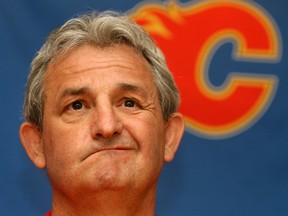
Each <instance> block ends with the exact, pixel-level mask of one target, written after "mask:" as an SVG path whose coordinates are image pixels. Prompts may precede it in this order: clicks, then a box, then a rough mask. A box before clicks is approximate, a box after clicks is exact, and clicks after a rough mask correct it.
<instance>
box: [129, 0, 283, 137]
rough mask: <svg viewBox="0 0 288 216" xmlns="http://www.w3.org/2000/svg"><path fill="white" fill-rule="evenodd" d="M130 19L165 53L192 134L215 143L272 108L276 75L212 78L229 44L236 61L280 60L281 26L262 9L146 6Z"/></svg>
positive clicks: (232, 0) (233, 4)
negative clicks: (219, 80)
mask: <svg viewBox="0 0 288 216" xmlns="http://www.w3.org/2000/svg"><path fill="white" fill-rule="evenodd" d="M130 16H131V17H132V18H133V19H134V20H135V21H136V22H137V23H139V24H140V25H142V26H144V28H145V29H146V30H147V31H148V32H149V33H150V34H151V35H152V37H153V38H154V39H155V40H156V42H157V44H158V45H159V47H160V48H161V49H162V50H163V52H164V54H165V56H166V59H167V62H168V65H169V68H170V69H171V71H172V72H173V74H174V77H175V80H176V83H177V84H178V86H179V89H180V93H181V98H182V104H181V107H180V111H181V112H182V113H183V115H184V116H185V121H186V124H187V129H188V131H190V132H192V133H193V134H196V135H198V136H201V137H205V138H212V139H219V138H226V137H231V136H233V135H235V134H239V133H240V132H242V131H243V130H245V129H247V128H249V127H250V126H251V125H252V124H253V123H255V122H256V120H257V119H258V118H259V117H261V116H262V115H263V113H264V112H265V111H266V110H267V108H268V107H269V105H270V103H271V101H272V99H273V97H274V94H275V91H276V89H277V85H278V79H277V77H276V76H274V75H264V74H260V75H259V74H257V75H256V74H253V73H251V72H250V73H247V72H233V71H228V75H227V76H226V78H225V81H223V82H222V84H221V85H219V86H215V85H213V84H212V83H211V81H210V75H211V74H209V73H211V72H210V66H211V61H212V60H213V57H214V54H215V52H216V51H217V50H218V49H219V48H220V47H221V46H222V45H223V44H226V43H231V44H233V51H232V55H231V56H232V58H233V59H234V61H242V62H243V61H244V62H245V61H248V62H252V61H253V62H261V61H265V62H267V61H269V62H276V61H277V60H279V59H280V55H281V41H280V36H279V34H278V31H277V27H276V25H275V23H274V22H273V21H272V18H271V17H270V16H269V15H268V14H267V13H266V12H265V11H264V10H263V9H262V8H261V7H260V6H259V5H256V4H254V3H252V2H251V1H237V0H223V1H222V0H214V1H201V2H194V3H190V4H186V5H180V4H179V3H175V2H169V3H168V4H166V5H164V4H160V3H158V4H157V3H147V4H145V3H144V4H141V5H138V7H137V8H135V9H134V10H133V11H132V13H130ZM223 64H224V65H223V68H225V62H224V63H223ZM228 70H229V69H228ZM214 73H217V71H215V72H214ZM214 75H215V74H214ZM216 75H217V74H216Z"/></svg>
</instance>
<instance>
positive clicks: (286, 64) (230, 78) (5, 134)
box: [0, 0, 288, 216]
mask: <svg viewBox="0 0 288 216" xmlns="http://www.w3.org/2000/svg"><path fill="white" fill-rule="evenodd" d="M287 9H288V2H287V1H285V0H274V1H271V0H257V1H256V0H255V1H249V0H247V1H237V0H234V1H233V0H230V1H228V0H223V1H221V0H219V1H217V0H215V1H205V0H201V1H193V0H192V1H136V0H123V1H121V2H120V1H116V0H105V1H96V0H62V1H56V0H42V1H38V0H29V1H28V0H17V1H16V0H1V1H0V29H1V33H0V48H1V52H0V65H1V66H0V68H1V82H2V83H1V85H0V92H1V95H2V96H1V97H2V99H3V100H1V102H0V109H1V115H0V118H1V125H0V137H2V141H1V144H0V158H1V159H0V160H1V163H0V172H1V174H0V215H7V216H8V215H9V216H10V215H11V216H14V215H15V216H16V215H44V214H45V213H46V212H47V211H48V210H49V209H50V208H51V190H50V186H49V182H48V178H47V176H46V174H45V171H43V170H38V169H37V168H35V167H34V165H33V164H32V163H31V162H30V160H29V159H28V157H27V156H26V154H25V152H24V150H23V148H22V146H21V144H20V142H19V138H18V128H19V126H20V124H21V122H23V121H24V119H23V118H22V104H23V97H24V90H25V83H26V79H27V75H28V73H29V67H30V62H31V61H32V59H33V57H34V55H35V53H36V52H37V50H39V48H40V47H41V45H42V44H43V42H44V40H45V38H46V36H47V34H48V33H49V32H50V31H51V30H53V29H54V28H56V27H58V26H60V25H62V24H63V23H64V22H65V21H66V20H68V19H70V18H72V17H74V16H76V15H77V14H79V13H82V12H85V11H91V10H98V11H103V10H117V11H120V12H127V13H128V14H129V15H130V16H131V17H132V18H133V19H135V20H136V21H137V22H138V23H139V24H141V25H143V26H144V27H145V28H146V29H147V31H148V32H150V34H151V35H152V36H153V37H154V38H155V41H156V42H157V44H158V45H159V46H160V47H161V48H162V50H163V52H164V54H165V56H166V58H167V62H168V65H169V67H170V69H171V71H172V72H173V74H174V76H175V79H176V82H177V84H178V86H179V89H180V91H181V95H182V104H181V107H180V111H181V112H182V113H183V115H184V116H185V119H186V125H187V127H186V128H187V130H186V132H185V134H184V137H183V141H182V143H181V146H180V149H179V151H178V153H177V155H176V158H175V159H174V161H173V162H171V163H169V164H165V167H164V170H163V173H162V175H161V178H160V181H159V188H158V195H157V209H156V211H157V215H159V216H160V215H165V216H175V215H181V216H182V215H183V216H184V215H187V216H190V215H191V216H193V215H195V216H215V215H219V216H220V215H221V216H244V215H245V216H256V215H257V216H260V215H261V216H287V215H288V205H287V203H288V172H287V171H288V102H287V93H288V70H287V68H288V61H287V60H288V59H287V52H286V50H287V48H288V47H287V42H288V37H287V36H288V13H287Z"/></svg>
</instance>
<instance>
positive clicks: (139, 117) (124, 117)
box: [41, 45, 166, 193]
mask: <svg viewBox="0 0 288 216" xmlns="http://www.w3.org/2000/svg"><path fill="white" fill-rule="evenodd" d="M165 127H166V125H165V122H164V121H163V119H162V113H161V109H160V104H159V99H158V96H157V91H156V87H155V84H154V82H153V78H152V74H151V72H150V67H149V64H148V63H147V62H146V61H145V59H144V58H143V57H142V56H141V55H139V54H138V53H137V52H136V51H135V50H134V49H132V48H131V47H128V46H125V45H119V46H113V47H108V48H102V49H101V48H96V47H93V46H88V45H87V46H82V47H79V48H76V49H74V50H72V51H70V52H69V53H67V54H66V55H65V56H64V57H62V58H60V59H58V60H56V61H55V62H53V63H51V64H50V65H49V67H48V70H47V75H46V79H45V105H44V118H43V131H42V134H41V136H42V143H43V146H44V156H45V163H46V168H47V171H48V175H49V177H50V180H51V183H52V188H54V189H55V188H57V190H60V191H65V192H66V193H67V191H73V190H72V189H74V192H75V191H81V192H83V190H84V191H91V192H93V191H95V190H102V189H106V190H107V189H112V190H121V189H123V188H126V187H129V188H145V187H156V186H155V185H156V181H157V178H158V176H159V173H160V171H161V168H162V165H163V161H164V160H165V149H164V146H165Z"/></svg>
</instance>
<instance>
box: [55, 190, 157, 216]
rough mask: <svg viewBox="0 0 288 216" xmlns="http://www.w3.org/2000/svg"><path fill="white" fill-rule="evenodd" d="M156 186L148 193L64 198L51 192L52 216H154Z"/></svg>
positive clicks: (100, 193)
mask: <svg viewBox="0 0 288 216" xmlns="http://www.w3.org/2000/svg"><path fill="white" fill-rule="evenodd" d="M155 202H156V186H154V187H153V188H152V189H151V190H148V192H147V191H146V192H141V191H136V192H135V191H133V192H127V191H103V192H97V193H91V194H81V193H78V194H77V195H76V196H66V195H64V196H63V195H61V194H58V193H57V192H55V191H53V202H52V216H87V215H89V216H100V215H101V216H108V215H109V216H111V215H113V216H123V215H125V216H154V215H155V214H154V211H155Z"/></svg>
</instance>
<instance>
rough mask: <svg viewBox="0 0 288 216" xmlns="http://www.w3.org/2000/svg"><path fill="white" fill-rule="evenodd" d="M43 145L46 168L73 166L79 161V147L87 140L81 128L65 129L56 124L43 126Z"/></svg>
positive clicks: (65, 126)
mask: <svg viewBox="0 0 288 216" xmlns="http://www.w3.org/2000/svg"><path fill="white" fill-rule="evenodd" d="M43 131H44V133H43V144H44V147H45V157H46V160H47V166H49V165H53V164H56V165H57V163H58V164H59V165H63V166H64V165H65V164H69V163H71V161H72V163H71V164H73V162H77V161H78V160H80V156H81V155H82V153H81V150H82V149H83V148H81V145H83V144H84V143H85V142H86V140H85V139H87V137H88V136H87V135H85V133H84V132H83V131H84V130H83V127H82V128H81V127H79V128H75V127H74V128H73V127H71V126H70V127H67V125H63V124H60V123H57V122H49V123H48V122H47V123H45V124H43Z"/></svg>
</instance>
